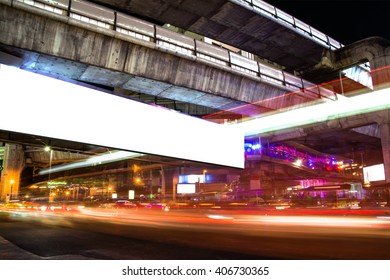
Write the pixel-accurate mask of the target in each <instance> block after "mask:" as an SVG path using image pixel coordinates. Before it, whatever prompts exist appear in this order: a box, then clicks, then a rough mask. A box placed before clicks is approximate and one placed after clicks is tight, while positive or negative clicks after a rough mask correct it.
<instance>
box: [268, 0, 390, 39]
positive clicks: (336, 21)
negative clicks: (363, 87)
mask: <svg viewBox="0 0 390 280" xmlns="http://www.w3.org/2000/svg"><path fill="white" fill-rule="evenodd" d="M265 1H266V2H267V3H269V4H271V5H274V6H276V7H277V8H279V9H281V10H283V11H285V12H287V13H288V14H290V15H292V16H294V17H296V18H298V19H300V20H302V21H303V22H305V23H307V24H309V25H310V26H312V27H314V28H316V29H317V30H319V31H321V32H323V33H325V34H326V35H328V36H330V37H331V38H333V39H335V40H337V41H339V42H340V43H342V44H344V45H348V44H350V43H353V42H356V41H358V40H361V39H365V38H368V37H371V36H380V37H384V38H386V39H388V40H390V1H389V0H371V1H367V0H366V1H356V0H355V1H353V0H341V1H332V0H330V1H326V0H311V1H310V0H279V1H278V0H265Z"/></svg>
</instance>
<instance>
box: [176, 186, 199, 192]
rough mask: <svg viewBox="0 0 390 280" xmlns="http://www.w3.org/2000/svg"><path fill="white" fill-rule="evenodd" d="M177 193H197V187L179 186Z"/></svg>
mask: <svg viewBox="0 0 390 280" xmlns="http://www.w3.org/2000/svg"><path fill="white" fill-rule="evenodd" d="M176 187H177V193H179V194H180V193H181V194H185V193H195V192H196V185H195V184H177V185H176Z"/></svg>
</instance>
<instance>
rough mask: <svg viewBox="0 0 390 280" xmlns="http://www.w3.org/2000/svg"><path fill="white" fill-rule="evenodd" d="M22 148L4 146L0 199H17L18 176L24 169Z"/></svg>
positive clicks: (9, 145) (12, 145)
mask: <svg viewBox="0 0 390 280" xmlns="http://www.w3.org/2000/svg"><path fill="white" fill-rule="evenodd" d="M24 163H25V160H24V152H23V147H22V146H21V145H18V144H6V145H5V150H4V160H3V171H2V173H1V178H0V199H1V200H2V201H5V200H6V199H7V195H8V196H9V198H12V199H16V198H18V193H19V182H20V174H21V172H22V170H23V167H24Z"/></svg>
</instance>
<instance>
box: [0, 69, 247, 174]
mask: <svg viewBox="0 0 390 280" xmlns="http://www.w3.org/2000/svg"><path fill="white" fill-rule="evenodd" d="M0 100H1V111H2V116H3V117H2V118H1V119H0V129H1V130H6V131H12V132H20V133H26V134H32V135H41V136H46V137H51V138H57V139H63V140H69V141H76V142H81V143H88V144H93V145H98V146H104V147H110V148H116V149H123V150H127V151H134V152H140V153H147V154H154V155H161V156H168V157H173V158H179V159H186V160H192V161H197V162H205V163H211V164H217V165H223V166H230V167H236V168H244V148H243V147H244V135H243V133H240V132H239V131H238V130H237V129H236V128H235V127H234V126H224V125H220V124H216V123H212V122H209V121H206V120H203V119H199V118H195V117H191V116H188V115H185V114H181V113H178V112H175V111H172V110H169V109H165V108H161V107H157V106H152V105H148V104H144V103H140V102H137V101H133V100H130V99H126V98H123V97H120V96H115V95H112V94H108V93H104V92H101V91H98V90H94V89H90V88H86V87H82V86H79V85H75V84H71V83H67V82H64V81H60V80H57V79H53V78H49V77H46V76H43V75H38V74H34V73H31V72H27V71H23V70H20V69H17V68H14V67H10V66H5V65H0Z"/></svg>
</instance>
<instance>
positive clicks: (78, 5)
mask: <svg viewBox="0 0 390 280" xmlns="http://www.w3.org/2000/svg"><path fill="white" fill-rule="evenodd" d="M1 2H8V3H9V4H10V5H11V6H13V3H15V2H19V3H24V4H27V5H30V6H33V7H36V8H39V9H41V10H44V11H47V12H49V13H54V14H58V15H62V16H67V17H69V18H72V19H76V20H79V21H82V22H85V23H88V24H92V25H94V26H97V27H98V28H102V29H105V30H113V31H115V32H118V33H120V34H123V35H125V36H131V37H133V38H136V39H139V40H142V41H147V42H150V43H153V44H155V45H157V46H159V47H160V48H162V49H167V50H169V51H171V52H172V51H173V52H176V53H180V54H182V55H185V56H189V57H195V58H197V59H203V60H207V61H208V62H211V63H212V64H216V65H222V66H226V67H229V68H231V69H233V70H236V71H238V72H241V73H244V74H247V75H250V76H252V77H257V78H260V79H261V80H262V81H264V82H267V83H270V84H273V85H277V86H283V87H287V88H289V89H290V90H291V91H297V92H301V93H303V94H305V95H306V96H307V97H310V98H326V99H330V100H336V99H337V94H336V93H335V92H334V91H332V90H329V89H327V88H325V87H321V86H320V85H316V84H313V83H310V82H309V81H306V80H303V79H302V78H299V77H296V76H294V75H292V74H290V73H288V72H285V71H282V70H280V69H277V68H275V67H272V66H269V65H267V64H265V63H261V62H259V61H256V60H252V59H249V58H247V57H244V56H242V55H240V54H237V53H234V52H232V51H229V50H227V49H225V48H222V47H219V46H215V45H211V44H208V43H205V42H203V41H199V40H196V39H194V38H191V37H188V36H185V35H183V34H181V33H176V32H174V31H172V30H168V29H166V28H162V27H161V26H157V25H155V24H152V23H149V22H147V21H144V20H140V19H138V18H135V17H132V16H129V15H126V14H123V13H120V12H117V11H114V10H111V9H108V8H106V7H103V6H100V5H97V4H94V3H91V2H87V1H82V0H56V1H53V0H3V1H1ZM250 2H253V3H254V2H256V3H257V2H259V3H260V2H262V1H250ZM267 5H268V4H267ZM268 6H269V5H268ZM268 6H267V7H268ZM267 9H268V8H267ZM275 9H276V8H275ZM264 10H265V9H264ZM32 12H33V11H32ZM279 13H280V12H279ZM295 22H296V20H295Z"/></svg>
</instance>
